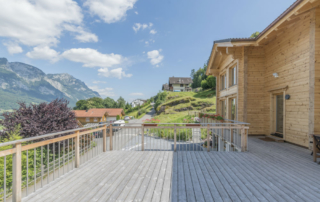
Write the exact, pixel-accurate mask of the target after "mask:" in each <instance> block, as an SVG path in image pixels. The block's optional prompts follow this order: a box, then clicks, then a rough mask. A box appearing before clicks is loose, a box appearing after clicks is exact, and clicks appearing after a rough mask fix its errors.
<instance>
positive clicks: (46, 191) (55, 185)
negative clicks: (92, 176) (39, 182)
mask: <svg viewBox="0 0 320 202" xmlns="http://www.w3.org/2000/svg"><path fill="white" fill-rule="evenodd" d="M120 155H121V154H114V155H112V154H107V155H105V156H103V155H99V156H98V157H97V159H94V160H95V161H101V160H102V159H104V158H106V157H110V158H107V161H106V163H108V162H111V161H113V160H116V158H117V157H120ZM94 167H95V165H94V164H90V165H82V167H80V168H81V169H82V170H83V169H85V170H90V169H94ZM71 173H72V174H73V175H72V176H69V175H64V176H61V177H60V178H59V179H56V181H54V182H51V183H49V184H48V185H46V186H45V187H43V191H42V190H39V191H38V192H37V194H31V195H29V196H28V197H27V198H26V201H28V200H32V201H42V200H48V199H49V198H50V197H51V198H54V197H55V196H56V195H57V194H59V195H61V193H63V192H64V191H66V189H65V187H66V186H68V185H69V183H68V182H69V181H74V180H76V179H81V176H82V175H83V173H82V172H81V171H80V172H75V170H73V171H71V172H70V174H71Z"/></svg>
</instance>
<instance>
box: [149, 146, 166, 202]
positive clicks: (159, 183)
mask: <svg viewBox="0 0 320 202" xmlns="http://www.w3.org/2000/svg"><path fill="white" fill-rule="evenodd" d="M168 160H169V152H165V159H164V160H163V162H162V165H161V168H160V172H159V175H158V177H157V179H156V180H155V181H156V183H155V187H154V190H153V196H152V201H153V202H158V201H160V200H161V194H162V189H163V184H164V178H165V174H166V169H167V165H168ZM149 186H150V187H151V189H152V185H149ZM145 200H148V199H147V198H146V199H145Z"/></svg>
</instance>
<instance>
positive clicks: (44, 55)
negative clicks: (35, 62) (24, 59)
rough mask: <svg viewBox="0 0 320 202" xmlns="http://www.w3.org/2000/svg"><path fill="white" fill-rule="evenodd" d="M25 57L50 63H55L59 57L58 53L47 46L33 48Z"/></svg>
mask: <svg viewBox="0 0 320 202" xmlns="http://www.w3.org/2000/svg"><path fill="white" fill-rule="evenodd" d="M26 56H28V57H29V58H32V59H40V60H50V61H51V62H57V61H58V60H59V57H60V56H59V52H57V51H55V50H53V49H51V48H50V47H48V46H43V47H34V48H33V50H32V51H30V52H27V54H26Z"/></svg>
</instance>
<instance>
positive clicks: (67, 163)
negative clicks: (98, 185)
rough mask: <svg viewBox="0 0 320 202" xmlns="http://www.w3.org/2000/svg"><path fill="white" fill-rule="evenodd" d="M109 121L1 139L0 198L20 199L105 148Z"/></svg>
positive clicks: (5, 199)
mask: <svg viewBox="0 0 320 202" xmlns="http://www.w3.org/2000/svg"><path fill="white" fill-rule="evenodd" d="M108 125H109V124H100V125H97V126H93V127H92V126H91V127H85V128H77V129H73V130H67V131H62V132H57V133H51V134H47V135H42V136H37V137H31V138H25V139H21V140H16V141H11V142H4V143H0V149H1V150H2V151H0V201H7V200H12V201H21V198H22V197H24V196H28V195H29V194H30V193H32V192H35V191H36V190H37V189H39V188H41V187H43V186H44V185H46V184H49V183H50V182H52V181H54V180H56V179H57V178H59V177H60V176H62V175H64V174H66V173H68V172H70V171H71V170H73V169H75V168H78V167H79V166H80V163H81V164H84V163H86V162H87V161H89V160H90V159H92V158H93V157H95V156H97V155H98V154H100V153H102V152H103V151H106V149H105V147H103V146H105V144H103V137H104V139H106V131H107V126H108ZM103 148H104V150H103Z"/></svg>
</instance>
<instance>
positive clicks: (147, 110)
mask: <svg viewBox="0 0 320 202" xmlns="http://www.w3.org/2000/svg"><path fill="white" fill-rule="evenodd" d="M142 109H144V110H146V113H148V112H149V111H151V109H152V106H151V105H150V104H148V105H146V106H144V107H142V108H140V110H142ZM138 112H139V110H135V111H132V112H130V113H127V114H126V116H133V117H134V118H135V119H140V118H142V117H143V116H144V115H146V113H142V114H141V115H140V116H138Z"/></svg>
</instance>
